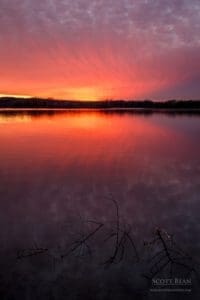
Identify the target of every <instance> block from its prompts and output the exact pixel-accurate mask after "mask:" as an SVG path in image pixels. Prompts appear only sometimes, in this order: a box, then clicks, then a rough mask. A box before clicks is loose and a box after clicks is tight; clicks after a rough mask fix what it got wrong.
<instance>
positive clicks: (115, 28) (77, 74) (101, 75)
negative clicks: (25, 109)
mask: <svg viewBox="0 0 200 300" xmlns="http://www.w3.org/2000/svg"><path fill="white" fill-rule="evenodd" d="M0 95H16V96H17V95H18V96H20V95H24V96H37V97H45V98H46V97H49V98H56V99H72V100H74V99H79V100H103V99H127V100H128V99H155V100H167V99H174V98H176V99H199V98H200V1H199V0H190V1H189V0H170V1H168V0H42V1H41V0H0Z"/></svg>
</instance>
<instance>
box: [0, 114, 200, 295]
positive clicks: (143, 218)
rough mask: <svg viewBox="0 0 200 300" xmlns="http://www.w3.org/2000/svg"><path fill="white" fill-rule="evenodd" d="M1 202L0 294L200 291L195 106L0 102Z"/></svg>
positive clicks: (199, 146)
mask: <svg viewBox="0 0 200 300" xmlns="http://www.w3.org/2000/svg"><path fill="white" fill-rule="evenodd" d="M0 201H1V203H0V245H1V247H0V290H1V295H2V296H1V299H31V300H32V299H99V300H100V299H168V298H170V299H183V298H184V297H186V298H188V297H189V298H191V299H198V297H199V294H198V293H199V291H198V287H199V285H200V283H199V281H198V280H199V274H198V272H199V267H198V263H199V253H200V238H199V234H200V222H199V211H200V115H198V114H196V115H191V114H175V113H171V114H164V113H151V114H150V113H143V112H142V111H139V112H134V111H130V112H126V111H121V112H120V111H118V112H112V111H110V112H105V111H104V112H103V111H102V112H97V111H60V112H56V111H40V112H38V111H37V112H34V111H26V112H25V111H21V112H19V111H18V112H17V111H4V112H3V111H1V112H0ZM165 278H168V279H171V281H170V282H167V283H166V282H164V281H162V280H164V279H165ZM178 279H179V281H178V283H177V280H178ZM155 280H157V281H155ZM158 284H159V285H158ZM164 284H165V285H164ZM170 284H171V285H170ZM159 288H164V289H165V291H163V290H162V291H159ZM172 288H175V289H176V291H173V292H170V291H167V289H172Z"/></svg>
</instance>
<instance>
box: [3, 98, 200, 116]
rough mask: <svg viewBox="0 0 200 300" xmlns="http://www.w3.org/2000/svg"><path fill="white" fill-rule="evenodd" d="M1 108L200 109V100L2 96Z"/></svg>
mask: <svg viewBox="0 0 200 300" xmlns="http://www.w3.org/2000/svg"><path fill="white" fill-rule="evenodd" d="M0 109H1V110H12V109H18V110H19V109H21V110H52V109H53V110H78V109H81V110H83V109H84V110H110V111H114V110H116V111H117V110H118V111H120V110H121V111H125V110H135V111H136V110H137V111H139V110H142V111H144V110H146V111H157V112H159V111H176V112H177V111H179V112H184V111H187V112H189V111H191V112H195V111H199V110H200V100H169V101H163V102H161V101H151V100H143V101H142V100H141V101H139V100H134V101H125V100H107V101H70V100H53V99H52V100H51V99H39V98H30V99H24V98H12V97H2V98H0Z"/></svg>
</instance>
